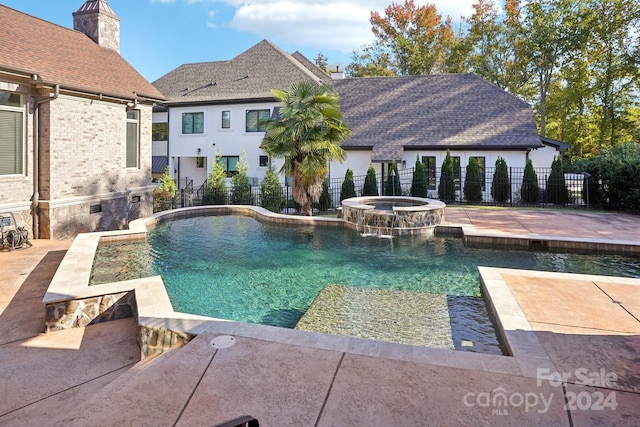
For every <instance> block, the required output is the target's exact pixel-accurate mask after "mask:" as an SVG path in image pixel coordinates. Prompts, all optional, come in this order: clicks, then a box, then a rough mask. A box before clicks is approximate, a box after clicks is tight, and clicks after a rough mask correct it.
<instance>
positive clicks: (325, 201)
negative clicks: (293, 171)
mask: <svg viewBox="0 0 640 427" xmlns="http://www.w3.org/2000/svg"><path fill="white" fill-rule="evenodd" d="M331 205H332V202H331V194H329V179H327V178H325V179H324V180H323V181H322V192H321V193H320V198H319V199H318V204H317V206H318V210H319V211H320V212H326V211H328V210H329V209H330V208H331Z"/></svg>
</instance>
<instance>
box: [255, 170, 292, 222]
mask: <svg viewBox="0 0 640 427" xmlns="http://www.w3.org/2000/svg"><path fill="white" fill-rule="evenodd" d="M286 204H287V200H286V198H285V196H284V193H283V191H282V185H281V184H280V180H279V179H278V174H277V173H276V171H275V169H274V168H273V166H271V165H269V167H268V168H267V172H266V173H265V175H264V179H263V180H262V183H261V184H260V206H262V207H263V208H265V209H268V210H270V211H271V212H276V213H280V212H281V211H282V209H284V207H285V205H286Z"/></svg>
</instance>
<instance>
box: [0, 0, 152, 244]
mask: <svg viewBox="0 0 640 427" xmlns="http://www.w3.org/2000/svg"><path fill="white" fill-rule="evenodd" d="M73 21H74V29H73V30H72V29H68V28H64V27H61V26H59V25H56V24H53V23H50V22H47V21H43V20H41V19H38V18H36V17H34V16H30V15H27V14H24V13H22V12H19V11H17V10H14V9H11V8H8V7H6V6H2V5H0V40H1V41H2V42H0V212H12V213H14V215H15V216H16V219H17V222H19V223H21V224H22V225H26V226H27V227H28V228H29V229H30V231H31V232H32V233H33V235H35V237H38V238H45V239H54V238H55V239H66V238H72V237H73V236H75V235H76V234H77V233H80V232H87V231H94V230H111V229H122V228H126V227H127V225H128V222H129V221H130V220H132V219H135V218H138V217H140V216H146V215H149V214H150V213H152V210H153V203H152V201H153V200H152V191H153V187H152V185H151V123H152V109H153V105H154V104H155V103H157V102H161V101H164V97H163V96H162V94H161V93H160V92H159V91H158V90H157V89H156V88H155V87H154V86H152V85H151V84H150V83H149V82H148V81H147V80H146V79H145V78H144V77H142V76H141V75H140V74H139V73H138V72H137V71H136V70H135V69H133V68H132V67H131V66H130V65H129V64H128V63H127V62H126V61H125V60H124V59H123V58H122V57H121V56H120V54H119V47H120V40H119V39H120V35H119V29H120V19H119V18H118V16H117V15H116V14H115V13H114V12H113V10H112V9H111V8H110V7H109V5H108V4H107V2H106V1H105V0H89V1H86V2H85V3H84V4H83V5H82V6H81V7H80V8H79V9H78V10H77V11H76V12H75V13H73Z"/></svg>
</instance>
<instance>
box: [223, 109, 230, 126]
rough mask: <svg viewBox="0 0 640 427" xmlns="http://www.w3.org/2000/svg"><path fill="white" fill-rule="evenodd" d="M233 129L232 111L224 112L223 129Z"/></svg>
mask: <svg viewBox="0 0 640 427" xmlns="http://www.w3.org/2000/svg"><path fill="white" fill-rule="evenodd" d="M229 128H231V111H223V112H222V129H229Z"/></svg>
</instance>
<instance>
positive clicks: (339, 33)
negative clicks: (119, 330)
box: [165, 0, 473, 53]
mask: <svg viewBox="0 0 640 427" xmlns="http://www.w3.org/2000/svg"><path fill="white" fill-rule="evenodd" d="M165 1H166V0H165ZM215 1H217V2H219V3H224V4H226V5H228V6H231V7H232V8H234V9H235V15H234V17H233V19H232V20H231V22H228V23H227V24H226V25H228V26H230V27H232V28H235V29H238V30H241V31H246V32H250V33H254V34H258V35H260V36H261V37H263V38H266V39H269V40H271V41H273V42H275V43H287V44H292V45H300V46H308V47H317V48H322V49H335V50H340V51H343V52H345V53H349V52H351V51H353V50H354V49H358V48H360V46H362V45H363V44H365V43H371V42H372V41H373V34H372V33H371V24H370V22H369V18H370V17H371V11H372V10H376V11H379V12H381V13H384V9H385V7H387V6H389V5H390V4H391V3H392V2H393V1H392V0H353V1H349V2H346V1H336V0H334V1H331V0H328V1H326V0H325V1H322V0H253V1H252V2H251V3H248V2H247V1H244V0H215ZM397 3H401V2H400V1H397ZM426 3H429V2H428V1H420V0H418V1H416V5H423V4H426ZM432 3H434V4H436V7H437V8H438V11H439V12H440V13H442V14H443V16H445V15H449V16H451V18H452V19H453V20H454V21H459V20H460V15H465V16H470V15H471V12H472V8H471V4H472V3H473V0H432Z"/></svg>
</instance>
